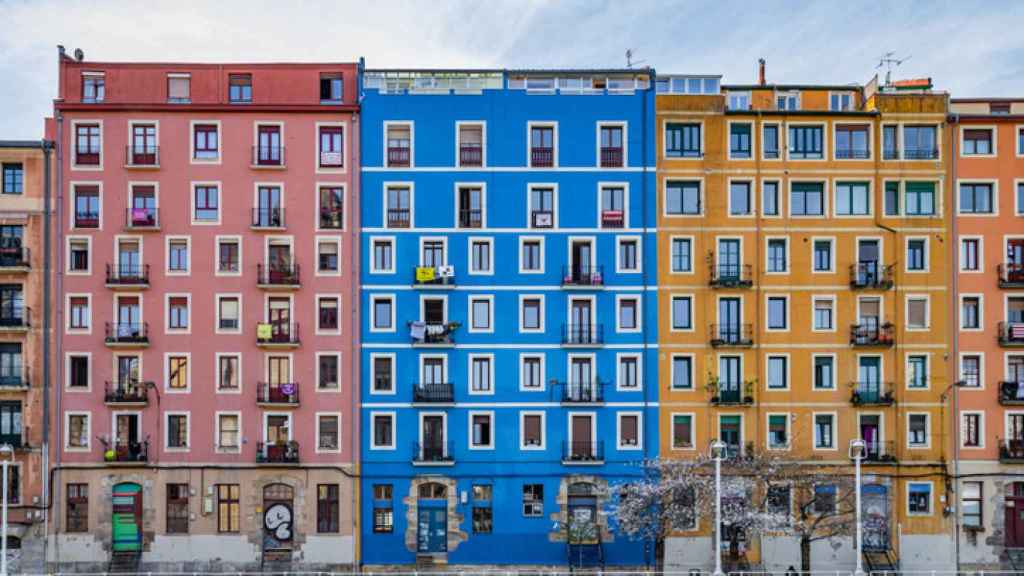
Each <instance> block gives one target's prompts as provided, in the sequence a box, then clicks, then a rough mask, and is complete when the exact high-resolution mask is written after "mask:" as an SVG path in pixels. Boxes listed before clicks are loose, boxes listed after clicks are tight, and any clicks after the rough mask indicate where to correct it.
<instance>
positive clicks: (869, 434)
mask: <svg viewBox="0 0 1024 576" xmlns="http://www.w3.org/2000/svg"><path fill="white" fill-rule="evenodd" d="M859 417H860V438H861V440H863V441H864V444H865V454H864V456H865V457H866V458H867V459H868V460H878V457H879V456H881V455H882V422H881V420H882V418H881V416H879V415H878V414H861V415H860V416H859Z"/></svg>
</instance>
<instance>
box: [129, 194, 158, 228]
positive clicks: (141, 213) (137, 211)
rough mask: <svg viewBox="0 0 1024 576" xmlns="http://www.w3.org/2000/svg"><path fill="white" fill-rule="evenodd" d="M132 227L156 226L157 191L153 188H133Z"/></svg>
mask: <svg viewBox="0 0 1024 576" xmlns="http://www.w3.org/2000/svg"><path fill="white" fill-rule="evenodd" d="M131 223H132V226H154V225H156V190H154V189H153V187H152V186H135V187H134V188H132V211H131Z"/></svg>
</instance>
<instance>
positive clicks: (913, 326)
mask: <svg viewBox="0 0 1024 576" xmlns="http://www.w3.org/2000/svg"><path fill="white" fill-rule="evenodd" d="M927 327H928V299H927V298H920V297H911V298H907V328H908V329H910V330H923V329H925V328H927Z"/></svg>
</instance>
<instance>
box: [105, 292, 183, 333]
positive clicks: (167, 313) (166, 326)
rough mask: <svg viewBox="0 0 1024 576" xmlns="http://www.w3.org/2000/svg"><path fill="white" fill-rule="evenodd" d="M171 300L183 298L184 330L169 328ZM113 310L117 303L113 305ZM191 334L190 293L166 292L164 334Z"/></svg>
mask: <svg viewBox="0 0 1024 576" xmlns="http://www.w3.org/2000/svg"><path fill="white" fill-rule="evenodd" d="M171 298H185V300H186V302H187V305H188V314H187V315H186V318H185V321H186V322H188V326H187V327H186V328H171ZM114 306H115V308H116V306H117V303H116V302H115V304H114ZM191 333H192V293H191V292H168V293H166V294H164V334H168V335H174V334H178V335H180V334H191Z"/></svg>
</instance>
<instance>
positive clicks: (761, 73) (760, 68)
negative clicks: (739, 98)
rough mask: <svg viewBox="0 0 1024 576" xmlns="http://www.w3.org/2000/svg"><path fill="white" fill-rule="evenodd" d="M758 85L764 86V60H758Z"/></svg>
mask: <svg viewBox="0 0 1024 576" xmlns="http://www.w3.org/2000/svg"><path fill="white" fill-rule="evenodd" d="M757 83H758V84H760V85H761V86H764V58H758V59H757Z"/></svg>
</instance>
